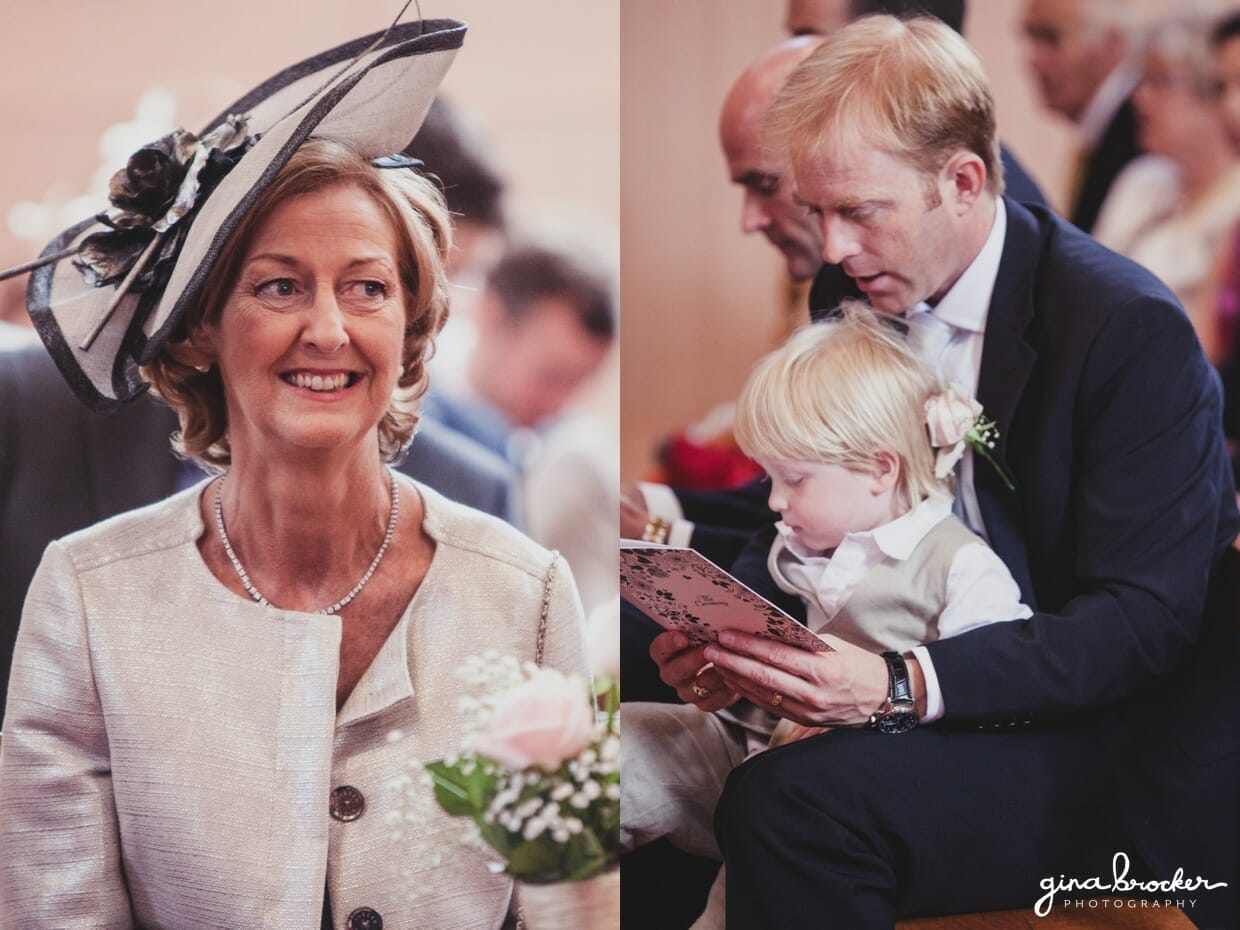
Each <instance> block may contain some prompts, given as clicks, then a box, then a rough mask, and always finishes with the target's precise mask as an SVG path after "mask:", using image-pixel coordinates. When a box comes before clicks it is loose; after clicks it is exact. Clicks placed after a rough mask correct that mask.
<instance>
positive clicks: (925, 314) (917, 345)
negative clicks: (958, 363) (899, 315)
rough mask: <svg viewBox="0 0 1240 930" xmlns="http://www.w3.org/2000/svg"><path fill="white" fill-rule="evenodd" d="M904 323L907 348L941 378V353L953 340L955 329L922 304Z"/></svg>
mask: <svg viewBox="0 0 1240 930" xmlns="http://www.w3.org/2000/svg"><path fill="white" fill-rule="evenodd" d="M906 322H907V323H908V337H907V338H908V344H909V347H910V348H912V350H913V351H914V352H916V353H917V354H918V355H919V356H921V358H922V359H923V360H924V361H925V362H926V363H928V364H929V365H930V366H931V367H932V368H933V369H934V371H935V374H937V375H938V376H939V377H942V376H943V370H942V365H943V353H944V352H945V351H946V350H947V347H948V346H949V345H950V344H951V341H952V339H953V338H955V335H956V327H955V326H953V325H952V324H951V323H948V322H946V321H945V320H941V319H939V318H938V317H937V316H935V314H934V311H933V310H931V309H930V308H929V306H928V305H926V304H924V303H923V304H919V305H918V306H917V307H916V308H914V310H913V312H912V313H910V314H909V315H908V318H907V321H906Z"/></svg>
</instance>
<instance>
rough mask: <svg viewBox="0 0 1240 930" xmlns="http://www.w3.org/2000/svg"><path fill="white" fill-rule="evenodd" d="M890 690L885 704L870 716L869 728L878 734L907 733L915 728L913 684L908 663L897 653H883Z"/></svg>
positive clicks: (915, 713) (915, 712)
mask: <svg viewBox="0 0 1240 930" xmlns="http://www.w3.org/2000/svg"><path fill="white" fill-rule="evenodd" d="M883 658H884V659H885V660H886V661H887V674H888V675H889V676H890V678H891V690H890V691H889V692H888V695H887V703H886V704H885V705H884V706H882V707H880V708H879V709H878V710H876V711H875V712H874V713H873V714H871V715H870V723H869V726H870V727H871V728H872V729H875V730H878V732H879V733H907V732H908V731H909V730H911V729H913V727H915V726H917V708H916V707H915V705H914V704H913V683H912V681H911V679H910V678H909V674H908V663H906V662H905V661H904V656H902V655H900V653H898V652H884V653H883Z"/></svg>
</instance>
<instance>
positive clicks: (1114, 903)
mask: <svg viewBox="0 0 1240 930" xmlns="http://www.w3.org/2000/svg"><path fill="white" fill-rule="evenodd" d="M1128 867H1129V862H1128V854H1127V853H1123V852H1117V853H1116V854H1115V856H1114V858H1112V860H1111V874H1110V875H1109V876H1107V877H1105V878H1104V877H1102V876H1100V875H1092V876H1090V877H1089V878H1072V877H1068V876H1066V875H1060V876H1059V877H1057V878H1056V877H1055V876H1053V875H1051V876H1047V877H1046V878H1044V879H1042V880H1041V881H1039V882H1038V887H1039V888H1041V889H1042V890H1043V891H1045V892H1046V894H1044V895H1042V897H1040V898H1038V900H1037V903H1036V904H1034V906H1033V910H1034V913H1036V914H1037V915H1038V916H1039V917H1045V916H1046V915H1047V914H1049V913H1050V912H1051V909H1052V908H1053V907H1054V906H1055V905H1056V903H1058V904H1059V906H1060V907H1065V908H1071V907H1078V908H1079V907H1089V908H1097V907H1108V908H1155V907H1157V908H1164V907H1165V908H1173V907H1178V908H1179V909H1180V910H1191V909H1192V908H1193V907H1195V906H1196V904H1197V900H1196V898H1193V897H1190V895H1193V894H1200V893H1201V892H1203V891H1207V892H1208V891H1213V890H1214V889H1216V888H1226V887H1227V882H1216V881H1210V880H1209V879H1207V878H1202V877H1201V876H1200V875H1196V876H1194V877H1192V878H1188V877H1186V876H1185V875H1184V870H1183V869H1176V870H1175V874H1173V875H1172V876H1171V877H1170V878H1162V879H1148V880H1144V881H1142V880H1138V879H1133V878H1129V877H1128ZM1098 895H1115V896H1122V895H1140V896H1141V897H1138V898H1129V899H1126V900H1113V899H1111V898H1099V897H1098ZM1061 896H1062V897H1061Z"/></svg>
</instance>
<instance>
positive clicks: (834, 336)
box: [736, 301, 947, 511]
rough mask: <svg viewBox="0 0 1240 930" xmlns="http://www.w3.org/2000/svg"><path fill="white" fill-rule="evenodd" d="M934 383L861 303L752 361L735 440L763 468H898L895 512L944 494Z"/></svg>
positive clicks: (740, 402) (926, 368)
mask: <svg viewBox="0 0 1240 930" xmlns="http://www.w3.org/2000/svg"><path fill="white" fill-rule="evenodd" d="M939 390H940V387H939V383H938V379H937V378H936V377H935V375H934V373H933V372H932V371H931V370H930V368H929V366H928V365H926V363H925V362H923V361H922V360H921V359H920V358H918V357H917V355H916V354H914V353H913V352H912V350H910V349H909V348H908V347H907V346H906V345H905V344H904V340H903V338H902V337H901V336H900V334H899V333H897V332H895V331H894V330H893V328H892V326H891V324H890V323H887V322H883V321H882V320H881V319H880V318H879V317H878V315H877V314H876V313H875V312H874V311H873V310H871V309H870V308H869V307H868V306H866V305H865V304H863V303H861V302H860V301H845V302H844V304H842V305H841V307H840V310H839V316H838V317H832V318H829V319H827V320H824V321H823V322H821V323H814V324H812V325H810V326H806V327H804V328H802V329H799V330H797V331H796V332H795V333H793V334H792V336H791V337H790V338H789V339H788V341H787V342H785V343H784V344H783V345H782V346H781V347H780V348H778V349H776V350H775V351H774V352H772V353H770V354H769V355H767V356H765V357H764V358H762V359H760V360H759V361H758V363H757V365H755V366H754V369H753V371H752V372H750V375H749V378H748V380H747V381H746V382H745V386H744V387H743V388H741V394H740V399H739V400H738V401H737V405H736V441H737V443H738V444H739V445H740V447H741V449H742V450H743V451H744V452H745V454H746V455H748V456H749V457H750V458H754V459H758V460H760V461H764V462H774V461H808V462H822V463H828V464H833V465H841V466H843V467H844V468H848V469H851V470H854V471H870V470H871V469H873V468H874V467H875V465H876V463H877V453H879V452H880V451H886V452H890V453H892V454H893V455H894V456H895V457H896V460H897V461H898V463H899V476H898V479H897V482H896V501H897V503H898V504H899V506H900V507H901V508H902V509H903V510H906V511H907V510H909V509H911V508H912V507H914V506H916V505H917V504H918V503H920V502H921V500H922V499H923V498H925V497H928V496H930V495H933V494H938V495H943V494H946V493H947V489H946V487H945V486H944V485H943V483H942V482H940V481H939V480H938V479H937V478H935V476H934V459H935V457H934V451H933V450H932V449H931V447H930V439H929V435H928V433H927V431H926V414H925V403H926V400H927V399H928V398H929V397H931V396H932V395H934V394H936V393H938V391H939Z"/></svg>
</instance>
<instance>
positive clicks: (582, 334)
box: [478, 291, 610, 426]
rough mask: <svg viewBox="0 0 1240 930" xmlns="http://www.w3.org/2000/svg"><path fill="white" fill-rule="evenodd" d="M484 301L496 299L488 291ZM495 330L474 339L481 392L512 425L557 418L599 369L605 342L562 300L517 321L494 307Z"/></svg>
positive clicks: (538, 305) (540, 305) (542, 303)
mask: <svg viewBox="0 0 1240 930" xmlns="http://www.w3.org/2000/svg"><path fill="white" fill-rule="evenodd" d="M483 300H484V301H489V302H492V303H494V302H497V301H498V300H499V297H498V296H497V295H495V294H494V293H493V292H490V291H488V292H487V293H486V294H485V295H484V297H483ZM493 309H494V311H495V317H494V319H495V320H496V323H495V325H493V326H488V327H485V328H484V330H483V332H482V333H481V334H480V335H479V345H478V348H479V350H480V351H482V352H483V353H484V354H483V359H484V364H482V365H480V366H479V372H480V374H481V376H482V378H483V379H484V380H485V384H482V385H480V387H481V388H482V390H483V393H484V394H485V395H486V396H487V397H489V398H490V399H491V400H492V402H494V403H495V404H496V405H497V406H499V407H500V408H501V409H502V410H503V411H504V414H505V416H507V417H508V419H509V420H510V421H511V422H512V423H513V424H514V425H516V426H536V425H537V424H538V423H540V422H541V421H543V420H545V419H546V418H548V417H550V416H553V415H555V414H557V413H559V412H560V411H561V410H563V409H564V407H565V406H567V404H568V403H569V401H571V400H572V399H573V397H574V395H576V393H577V391H578V390H579V389H580V388H581V387H582V386H583V385H584V384H585V383H586V381H588V380H589V378H590V376H591V375H592V374H594V372H595V371H597V370H598V368H599V366H600V365H601V364H602V362H603V359H604V358H605V357H606V356H607V351H608V349H609V348H610V343H609V342H608V340H606V339H603V338H600V337H599V336H596V335H594V334H593V333H591V332H589V331H588V330H586V329H585V328H584V327H582V326H581V324H580V323H579V322H578V321H577V314H576V312H575V311H574V310H573V308H572V306H571V305H569V303H568V302H567V301H565V300H563V299H561V298H557V297H548V298H544V299H542V300H539V301H536V302H535V303H534V304H533V305H532V306H530V307H529V308H528V309H527V311H526V312H525V314H524V315H522V316H521V317H520V318H518V319H516V320H512V319H509V318H508V317H506V316H503V314H504V311H503V310H502V309H499V308H498V307H495V308H493Z"/></svg>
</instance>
